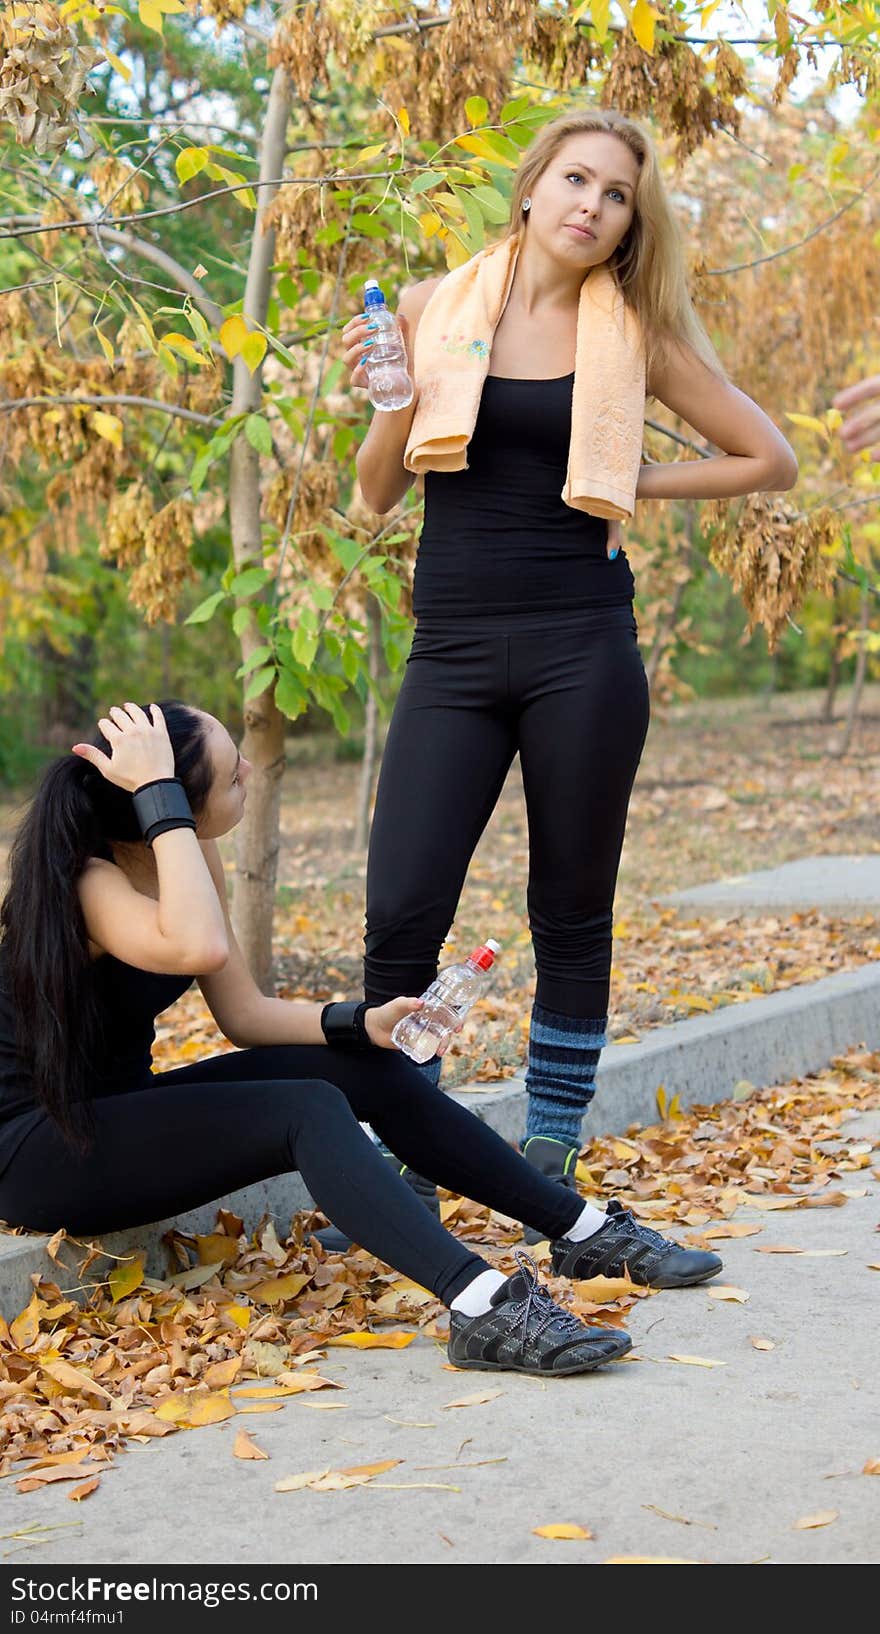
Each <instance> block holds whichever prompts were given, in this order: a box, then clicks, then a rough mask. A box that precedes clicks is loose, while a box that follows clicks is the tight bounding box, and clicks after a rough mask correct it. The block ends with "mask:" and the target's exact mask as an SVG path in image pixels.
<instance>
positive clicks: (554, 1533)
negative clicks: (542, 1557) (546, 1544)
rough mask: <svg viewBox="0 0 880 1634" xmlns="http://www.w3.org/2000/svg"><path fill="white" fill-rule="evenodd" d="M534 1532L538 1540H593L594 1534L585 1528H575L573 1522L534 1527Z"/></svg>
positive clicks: (558, 1522)
mask: <svg viewBox="0 0 880 1634" xmlns="http://www.w3.org/2000/svg"><path fill="white" fill-rule="evenodd" d="M532 1531H533V1532H534V1534H535V1537H536V1538H591V1537H592V1536H593V1534H592V1532H590V1531H588V1530H587V1528H586V1527H585V1526H575V1525H574V1524H573V1523H572V1522H571V1521H557V1522H556V1524H555V1525H552V1526H533V1527H532Z"/></svg>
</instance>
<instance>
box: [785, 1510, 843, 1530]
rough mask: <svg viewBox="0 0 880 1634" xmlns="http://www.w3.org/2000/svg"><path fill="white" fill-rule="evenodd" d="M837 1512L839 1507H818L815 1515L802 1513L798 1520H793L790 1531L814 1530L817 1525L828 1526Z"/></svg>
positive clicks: (835, 1518)
mask: <svg viewBox="0 0 880 1634" xmlns="http://www.w3.org/2000/svg"><path fill="white" fill-rule="evenodd" d="M839 1514H840V1510H839V1509H820V1510H818V1511H817V1513H816V1514H815V1515H802V1516H801V1518H800V1520H799V1521H795V1523H794V1526H793V1527H792V1531H793V1532H814V1531H815V1530H816V1528H817V1527H819V1526H830V1525H831V1522H832V1521H836V1520H837V1517H838V1515H839Z"/></svg>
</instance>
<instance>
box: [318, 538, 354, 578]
mask: <svg viewBox="0 0 880 1634" xmlns="http://www.w3.org/2000/svg"><path fill="white" fill-rule="evenodd" d="M324 534H325V537H326V539H327V542H328V544H329V546H330V549H331V550H332V552H333V554H334V556H335V557H336V560H337V561H338V562H341V563H342V566H343V567H344V568H345V571H346V573H349V572H350V571H351V569H352V568H353V567H354V564H355V562H356V561H357V559H358V557H359V556H360V553H361V546H360V545H359V544H358V543H357V541H356V540H355V539H344V538H343V536H342V534H341V533H334V532H333V530H332V529H331V528H325V529H324Z"/></svg>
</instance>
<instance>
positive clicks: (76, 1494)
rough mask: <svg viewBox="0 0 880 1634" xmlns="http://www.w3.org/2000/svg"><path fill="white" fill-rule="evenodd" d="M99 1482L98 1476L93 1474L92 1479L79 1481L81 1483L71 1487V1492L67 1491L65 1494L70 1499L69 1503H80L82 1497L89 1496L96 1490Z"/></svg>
mask: <svg viewBox="0 0 880 1634" xmlns="http://www.w3.org/2000/svg"><path fill="white" fill-rule="evenodd" d="M99 1484H100V1476H98V1475H93V1476H92V1479H91V1480H90V1481H83V1482H81V1484H80V1485H79V1486H75V1487H74V1488H73V1491H72V1492H68V1494H67V1496H68V1498H69V1499H70V1501H71V1503H75V1504H78V1503H81V1502H82V1500H83V1498H88V1497H90V1496H91V1494H92V1493H93V1492H95V1491H96V1490H97V1488H98V1486H99Z"/></svg>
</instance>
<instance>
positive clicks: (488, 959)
mask: <svg viewBox="0 0 880 1634" xmlns="http://www.w3.org/2000/svg"><path fill="white" fill-rule="evenodd" d="M500 952H501V946H500V943H498V942H493V941H492V939H491V937H490V938H489V940H488V942H484V943H483V945H482V947H478V948H477V949H476V950H475V951H474V952H473V953H471V954H470V955H469V959H468V962H469V963H470V964H472V965H476V966H477V967H478V969H480V970H491V968H492V966H493V964H494V963H495V955H496V953H500Z"/></svg>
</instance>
